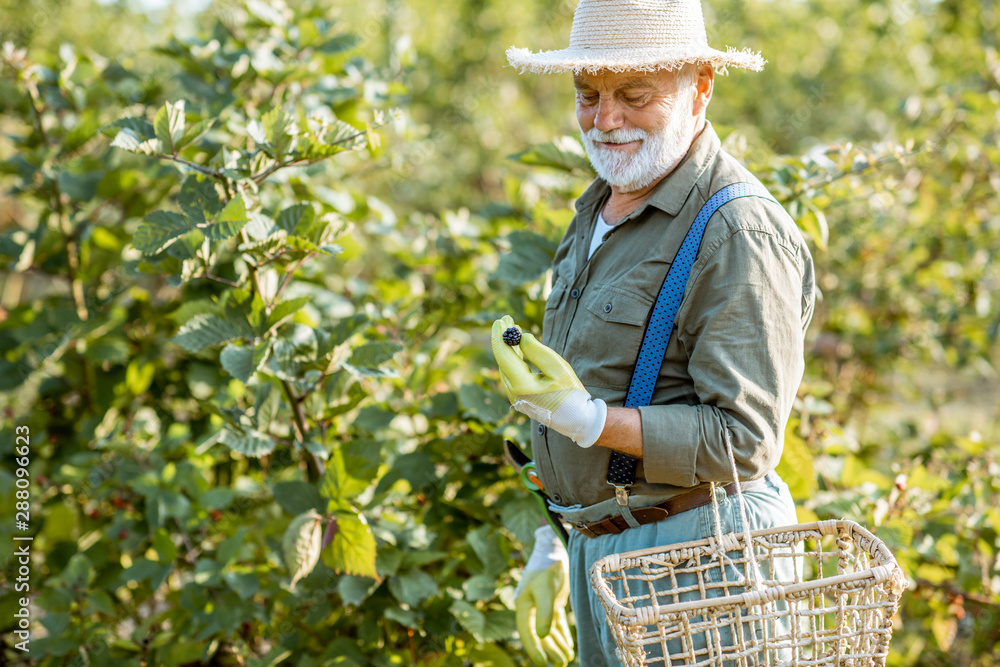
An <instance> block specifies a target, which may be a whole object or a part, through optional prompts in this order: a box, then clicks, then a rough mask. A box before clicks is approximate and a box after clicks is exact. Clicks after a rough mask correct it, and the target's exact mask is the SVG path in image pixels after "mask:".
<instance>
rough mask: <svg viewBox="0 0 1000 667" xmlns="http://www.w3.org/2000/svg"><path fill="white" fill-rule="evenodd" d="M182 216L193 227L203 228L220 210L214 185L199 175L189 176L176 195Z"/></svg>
mask: <svg viewBox="0 0 1000 667" xmlns="http://www.w3.org/2000/svg"><path fill="white" fill-rule="evenodd" d="M177 203H178V204H180V207H181V210H183V211H184V215H186V216H187V217H188V219H189V220H191V221H192V222H193V223H194V224H195V225H197V226H204V225H205V224H206V222H207V221H208V220H211V219H212V218H214V217H215V215H216V214H217V213H218V212H219V211H221V210H222V200H221V199H220V198H219V191H218V190H216V189H215V184H214V183H213V182H212V181H211V180H210V179H209V178H207V177H205V176H203V175H201V174H189V175H188V176H187V178H185V179H184V183H183V184H182V185H181V191H180V192H179V193H178V194H177Z"/></svg>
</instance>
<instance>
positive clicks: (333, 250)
mask: <svg viewBox="0 0 1000 667" xmlns="http://www.w3.org/2000/svg"><path fill="white" fill-rule="evenodd" d="M285 243H286V244H287V245H288V247H290V248H291V249H292V250H301V251H303V252H318V253H321V254H324V255H329V256H330V257H336V256H337V255H339V254H340V253H341V252H343V248H341V247H340V246H339V245H336V244H332V243H324V244H322V245H316V244H315V243H313V242H312V241H310V240H309V239H304V238H302V237H301V236H289V237H288V238H287V239H285Z"/></svg>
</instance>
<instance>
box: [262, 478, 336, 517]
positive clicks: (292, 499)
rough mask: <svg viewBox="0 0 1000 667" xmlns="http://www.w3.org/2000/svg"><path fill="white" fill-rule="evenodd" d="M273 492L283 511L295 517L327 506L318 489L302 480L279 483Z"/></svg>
mask: <svg viewBox="0 0 1000 667" xmlns="http://www.w3.org/2000/svg"><path fill="white" fill-rule="evenodd" d="M273 492H274V500H275V502H277V503H278V505H279V506H280V507H281V509H282V510H284V511H285V512H286V513H288V514H291V515H293V516H298V515H300V514H302V513H304V512H307V511H309V510H316V509H322V508H323V507H325V506H326V502H325V501H324V500H323V497H322V496H321V495H320V492H319V491H318V490H317V489H316V487H315V486H314V485H313V484H310V483H308V482H303V481H301V480H293V481H288V482H278V483H277V484H275V485H274V491H273Z"/></svg>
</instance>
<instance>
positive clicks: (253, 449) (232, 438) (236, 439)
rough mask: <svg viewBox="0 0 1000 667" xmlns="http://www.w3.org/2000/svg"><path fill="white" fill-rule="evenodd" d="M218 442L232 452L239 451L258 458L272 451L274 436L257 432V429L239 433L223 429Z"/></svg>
mask: <svg viewBox="0 0 1000 667" xmlns="http://www.w3.org/2000/svg"><path fill="white" fill-rule="evenodd" d="M219 442H221V443H222V444H224V445H225V446H226V447H229V448H230V449H232V450H233V451H234V452H239V453H240V454H243V455H244V456H249V457H250V458H260V457H261V456H266V455H267V454H270V453H271V452H273V451H274V438H271V437H270V436H267V435H264V434H263V433H258V432H257V431H248V432H247V433H244V434H241V433H237V432H236V431H231V430H229V429H224V430H223V431H222V435H221V436H220V438H219Z"/></svg>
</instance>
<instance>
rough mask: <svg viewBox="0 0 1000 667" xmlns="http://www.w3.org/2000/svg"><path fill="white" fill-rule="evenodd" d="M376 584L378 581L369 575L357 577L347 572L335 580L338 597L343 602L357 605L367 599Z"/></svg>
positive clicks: (376, 586)
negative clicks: (338, 579)
mask: <svg viewBox="0 0 1000 667" xmlns="http://www.w3.org/2000/svg"><path fill="white" fill-rule="evenodd" d="M378 585H379V583H378V581H376V580H375V579H372V578H371V577H358V576H354V575H350V574H348V575H344V576H343V577H341V578H340V581H338V582H337V593H339V594H340V599H341V600H343V601H344V604H347V605H352V606H355V607H357V606H358V605H360V604H361V603H362V602H364V601H365V600H366V599H368V596H369V595H371V594H372V593H374V592H375V589H376V588H378Z"/></svg>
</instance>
